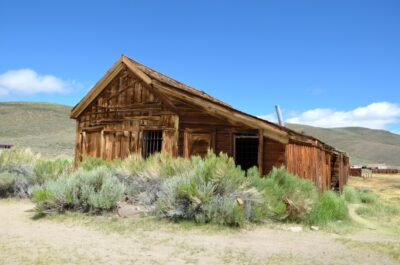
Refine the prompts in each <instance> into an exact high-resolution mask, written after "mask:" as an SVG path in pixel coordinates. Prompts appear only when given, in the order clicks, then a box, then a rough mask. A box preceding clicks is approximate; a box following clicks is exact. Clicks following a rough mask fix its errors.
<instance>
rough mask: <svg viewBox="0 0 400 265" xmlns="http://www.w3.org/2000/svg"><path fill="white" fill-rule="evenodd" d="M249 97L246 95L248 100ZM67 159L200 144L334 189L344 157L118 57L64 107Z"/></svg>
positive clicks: (196, 149) (173, 151)
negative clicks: (71, 143)
mask: <svg viewBox="0 0 400 265" xmlns="http://www.w3.org/2000/svg"><path fill="white" fill-rule="evenodd" d="M249 100H250V99H249ZM71 118H73V119H76V121H77V127H76V149H75V162H76V163H79V161H81V160H82V158H83V157H85V156H95V157H100V158H103V159H106V160H112V159H123V158H126V157H127V156H128V155H129V154H130V153H133V152H136V153H141V154H142V155H143V156H144V157H147V156H149V155H151V154H152V153H154V152H165V153H168V154H170V155H172V156H183V157H185V158H189V157H190V156H192V155H201V156H204V155H205V154H206V153H207V150H208V149H212V150H214V151H215V152H216V153H219V152H224V153H227V154H228V155H230V156H232V157H234V159H235V161H236V163H237V164H239V165H241V166H242V168H244V169H247V168H249V167H251V166H254V165H256V166H258V167H259V169H260V173H262V174H267V173H268V172H269V171H270V170H271V169H272V168H273V167H280V166H282V165H283V166H286V167H287V168H288V170H289V171H290V172H292V173H294V174H297V175H298V176H300V177H303V178H307V179H310V180H312V181H314V183H315V184H316V185H317V187H318V188H319V189H321V190H326V189H329V188H332V187H335V188H338V189H342V187H343V185H344V184H345V183H346V182H347V177H348V172H349V159H348V157H347V156H346V155H345V154H344V153H341V152H339V151H337V150H335V149H334V148H333V147H331V146H329V145H327V144H324V143H323V142H321V141H319V140H318V139H315V138H313V137H310V136H306V135H303V134H300V133H297V132H295V131H292V130H289V129H287V128H285V127H282V126H279V125H277V124H274V123H271V122H268V121H265V120H262V119H259V118H257V117H254V116H252V115H249V114H246V113H243V112H241V111H239V110H236V109H234V108H233V107H231V106H230V105H228V104H226V103H224V102H222V101H220V100H218V99H215V98H213V97H211V96H209V95H208V94H206V93H204V92H202V91H199V90H196V89H194V88H192V87H189V86H187V85H185V84H182V83H180V82H178V81H176V80H173V79H171V78H169V77H167V76H165V75H163V74H161V73H159V72H157V71H154V70H152V69H150V68H148V67H146V66H144V65H142V64H140V63H138V62H136V61H134V60H132V59H130V58H128V57H126V56H124V55H123V56H122V57H121V58H120V59H119V60H118V61H117V62H116V63H115V64H114V65H113V66H112V67H111V69H110V70H109V71H108V72H107V73H106V74H105V75H104V76H103V78H102V79H101V80H100V81H99V82H98V83H97V84H96V85H95V86H94V87H93V88H92V89H91V90H90V92H89V93H88V94H87V95H86V96H85V97H84V98H83V99H82V100H81V101H80V102H79V103H78V104H77V105H76V106H75V107H74V108H73V109H72V111H71Z"/></svg>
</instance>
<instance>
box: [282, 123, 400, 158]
mask: <svg viewBox="0 0 400 265" xmlns="http://www.w3.org/2000/svg"><path fill="white" fill-rule="evenodd" d="M286 126H287V127H288V128H290V129H292V130H295V131H298V132H304V133H305V134H308V135H312V136H314V137H316V138H318V139H320V140H322V141H324V142H326V143H327V144H329V145H332V146H334V147H336V148H338V149H339V150H343V151H345V152H347V153H348V154H349V155H350V156H351V158H352V163H353V164H358V163H386V164H388V165H393V166H400V135H398V134H394V133H391V132H388V131H384V130H372V129H367V128H360V127H345V128H332V129H324V128H318V127H311V126H306V125H298V124H286Z"/></svg>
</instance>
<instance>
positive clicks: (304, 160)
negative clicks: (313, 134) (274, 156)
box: [286, 143, 331, 190]
mask: <svg viewBox="0 0 400 265" xmlns="http://www.w3.org/2000/svg"><path fill="white" fill-rule="evenodd" d="M286 167H287V169H288V170H289V172H291V173H293V174H296V175H298V176H299V177H302V178H305V179H309V180H311V181H313V182H314V183H315V185H316V186H317V187H318V189H319V190H327V189H329V188H330V185H331V154H330V153H329V152H326V151H324V150H321V149H319V148H316V147H311V146H306V145H299V144H293V143H291V144H288V145H286Z"/></svg>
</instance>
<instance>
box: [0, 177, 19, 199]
mask: <svg viewBox="0 0 400 265" xmlns="http://www.w3.org/2000/svg"><path fill="white" fill-rule="evenodd" d="M15 181H16V177H15V175H14V174H12V173H9V172H2V173H0V198H2V197H8V196H10V195H12V194H13V193H14V184H15Z"/></svg>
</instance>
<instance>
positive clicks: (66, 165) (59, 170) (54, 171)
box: [33, 158, 73, 184]
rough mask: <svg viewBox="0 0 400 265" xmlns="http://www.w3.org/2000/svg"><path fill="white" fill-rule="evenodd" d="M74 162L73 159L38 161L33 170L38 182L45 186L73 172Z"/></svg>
mask: <svg viewBox="0 0 400 265" xmlns="http://www.w3.org/2000/svg"><path fill="white" fill-rule="evenodd" d="M72 169H73V162H72V159H62V158H57V159H52V160H50V159H49V160H38V161H37V162H36V165H35V168H34V170H33V172H34V174H35V177H36V182H37V183H38V184H43V183H45V182H46V181H49V180H55V179H57V178H58V177H60V176H61V175H63V174H69V173H70V172H72Z"/></svg>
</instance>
